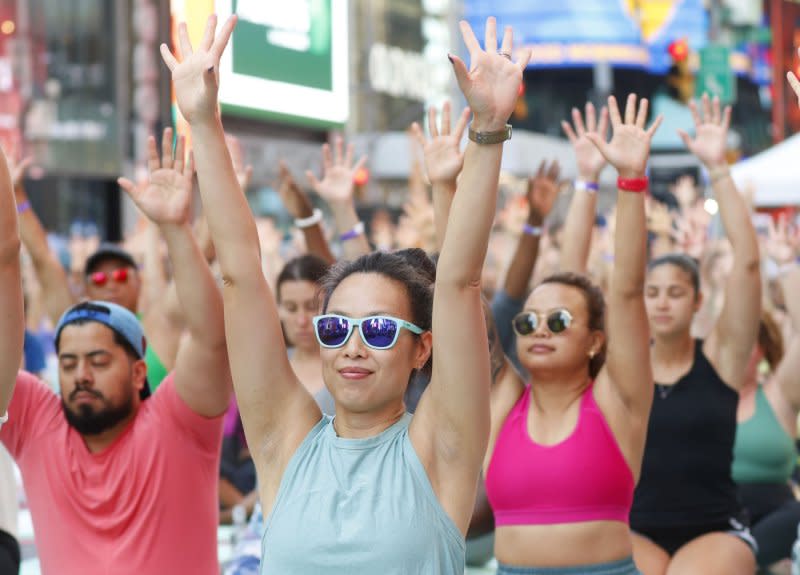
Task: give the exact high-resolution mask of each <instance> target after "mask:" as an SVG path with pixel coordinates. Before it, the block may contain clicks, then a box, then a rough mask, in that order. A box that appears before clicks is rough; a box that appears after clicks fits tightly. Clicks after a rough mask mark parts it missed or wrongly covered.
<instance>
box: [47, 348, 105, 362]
mask: <svg viewBox="0 0 800 575" xmlns="http://www.w3.org/2000/svg"><path fill="white" fill-rule="evenodd" d="M99 355H111V352H110V351H106V350H104V349H96V350H93V351H90V352H89V353H86V354H84V357H88V358H89V359H91V358H93V357H97V356H99ZM78 357H79V356H78V354H77V353H62V354H60V355H59V356H58V359H59V361H60V360H62V359H78Z"/></svg>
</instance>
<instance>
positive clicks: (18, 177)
mask: <svg viewBox="0 0 800 575" xmlns="http://www.w3.org/2000/svg"><path fill="white" fill-rule="evenodd" d="M6 162H7V163H8V173H9V174H11V185H12V186H13V187H14V190H15V191H16V190H17V188H19V187H20V184H21V183H22V178H24V177H25V172H27V171H28V168H30V166H31V164H32V163H33V156H25V157H24V158H23V157H22V154H21V153H20V150H19V148H18V146H17V144H16V143H15V144H13V145H12V146H11V147H10V148H9V150H8V154H6Z"/></svg>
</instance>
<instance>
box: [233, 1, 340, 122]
mask: <svg viewBox="0 0 800 575" xmlns="http://www.w3.org/2000/svg"><path fill="white" fill-rule="evenodd" d="M220 4H222V5H224V6H220V10H219V13H220V17H221V18H220V19H222V18H224V17H225V16H227V14H226V12H227V10H225V8H228V9H229V10H230V11H233V12H235V13H236V14H237V16H238V18H239V22H238V24H237V25H236V29H235V30H234V33H233V38H232V39H231V44H230V46H229V49H228V50H226V51H225V53H224V54H223V58H222V61H221V63H220V73H221V74H222V75H223V77H222V81H221V85H220V103H221V105H222V109H223V111H225V112H228V113H231V114H237V115H241V116H247V117H257V118H266V119H273V120H275V119H278V120H281V121H286V122H292V123H298V124H311V125H317V126H321V127H338V126H341V125H342V124H344V122H345V121H346V120H347V115H348V100H349V75H348V54H347V52H348V51H347V42H348V40H347V18H348V15H347V0H282V1H279V0H229V1H228V2H225V1H223V2H218V6H219V5H220Z"/></svg>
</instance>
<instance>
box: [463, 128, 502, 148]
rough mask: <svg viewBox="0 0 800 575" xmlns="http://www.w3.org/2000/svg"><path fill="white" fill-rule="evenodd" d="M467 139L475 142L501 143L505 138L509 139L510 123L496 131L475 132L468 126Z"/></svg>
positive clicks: (482, 143)
mask: <svg viewBox="0 0 800 575" xmlns="http://www.w3.org/2000/svg"><path fill="white" fill-rule="evenodd" d="M469 139H470V140H472V141H473V142H475V143H476V144H481V145H484V144H501V143H503V142H505V141H506V140H510V139H511V124H506V127H505V128H503V129H502V130H498V131H496V132H476V131H475V130H473V129H472V126H470V127H469Z"/></svg>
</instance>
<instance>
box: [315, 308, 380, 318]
mask: <svg viewBox="0 0 800 575" xmlns="http://www.w3.org/2000/svg"><path fill="white" fill-rule="evenodd" d="M326 315H343V316H345V317H352V316H351V315H349V314H347V313H345V312H343V311H339V310H328V312H327V313H326ZM375 315H388V316H391V317H395V314H393V313H391V312H388V311H384V310H377V311H371V312H369V313H366V314H364V315H362V316H361V318H365V317H372V316H375ZM361 318H356V317H354V318H353V319H361Z"/></svg>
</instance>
